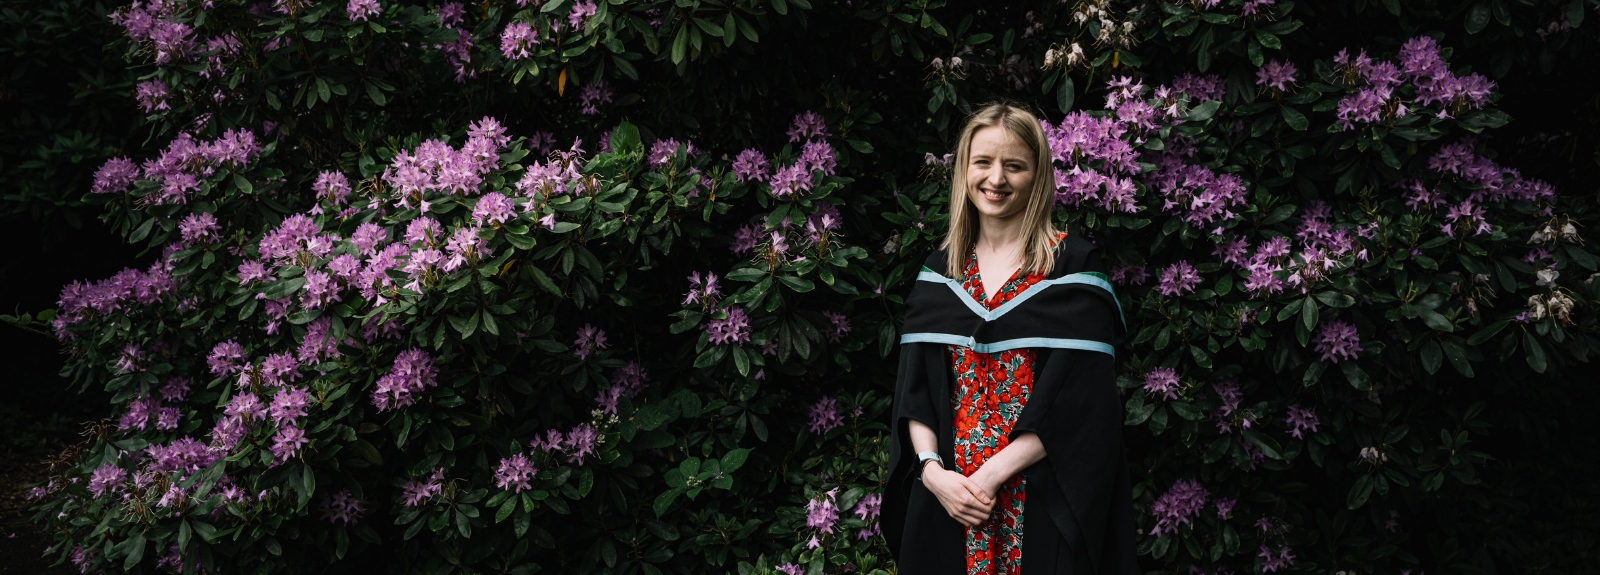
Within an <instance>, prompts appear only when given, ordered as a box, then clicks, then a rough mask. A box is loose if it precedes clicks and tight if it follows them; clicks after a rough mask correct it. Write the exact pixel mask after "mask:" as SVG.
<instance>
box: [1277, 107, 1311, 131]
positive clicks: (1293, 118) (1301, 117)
mask: <svg viewBox="0 0 1600 575" xmlns="http://www.w3.org/2000/svg"><path fill="white" fill-rule="evenodd" d="M1282 110H1283V121H1284V122H1285V123H1287V124H1289V127H1290V128H1294V129H1295V131H1298V132H1304V131H1306V128H1309V127H1311V121H1310V120H1307V119H1306V115H1305V114H1301V113H1300V111H1299V110H1296V109H1294V108H1290V107H1288V106H1284V107H1283V108H1282Z"/></svg>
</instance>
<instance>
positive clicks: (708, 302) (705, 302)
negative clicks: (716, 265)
mask: <svg viewBox="0 0 1600 575" xmlns="http://www.w3.org/2000/svg"><path fill="white" fill-rule="evenodd" d="M719 295H722V288H721V287H720V286H718V285H717V274H715V273H712V272H706V275H705V277H701V276H700V272H692V273H690V274H689V293H688V295H686V296H684V298H683V305H691V304H698V305H700V306H701V307H703V308H709V307H715V306H716V305H717V296H719Z"/></svg>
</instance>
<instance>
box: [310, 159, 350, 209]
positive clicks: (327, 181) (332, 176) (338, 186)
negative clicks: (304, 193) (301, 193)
mask: <svg viewBox="0 0 1600 575" xmlns="http://www.w3.org/2000/svg"><path fill="white" fill-rule="evenodd" d="M311 191H313V192H316V193H317V202H318V203H317V205H316V206H315V207H313V208H311V213H312V214H313V215H315V214H321V213H322V202H327V203H328V205H330V206H333V207H334V208H336V209H337V208H339V207H342V206H344V205H345V204H346V203H348V201H349V197H350V179H349V178H346V177H345V176H344V173H342V172H337V171H334V170H324V171H323V172H322V173H320V174H317V181H316V182H315V183H312V184H311Z"/></svg>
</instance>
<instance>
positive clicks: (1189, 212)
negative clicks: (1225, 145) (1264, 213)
mask: <svg viewBox="0 0 1600 575" xmlns="http://www.w3.org/2000/svg"><path fill="white" fill-rule="evenodd" d="M1192 155H1194V144H1193V141H1192V140H1189V139H1187V138H1183V137H1178V138H1173V141H1172V142H1170V143H1168V144H1167V149H1166V150H1164V151H1161V152H1156V153H1155V154H1154V157H1153V158H1152V159H1153V160H1154V161H1153V162H1151V163H1153V164H1155V170H1153V171H1152V172H1151V173H1150V175H1149V176H1148V178H1149V184H1150V186H1151V187H1152V188H1154V189H1156V190H1157V191H1159V192H1161V194H1162V196H1164V198H1163V203H1162V210H1164V211H1166V212H1167V213H1171V214H1178V215H1179V216H1180V217H1182V218H1183V221H1184V222H1185V223H1187V224H1189V225H1191V226H1194V227H1196V228H1200V227H1203V226H1209V225H1212V224H1221V223H1223V222H1226V221H1228V220H1232V219H1234V218H1235V217H1237V214H1235V213H1234V212H1233V208H1234V207H1236V206H1243V205H1245V204H1246V203H1247V202H1246V200H1245V191H1246V189H1245V185H1244V180H1243V179H1241V178H1240V177H1239V176H1236V175H1234V174H1219V173H1217V172H1215V171H1212V170H1211V169H1210V168H1207V167H1205V166H1197V165H1193V164H1189V163H1187V162H1186V161H1184V159H1185V158H1187V157H1190V156H1192ZM1220 230H1221V227H1220V226H1219V227H1218V228H1217V229H1216V230H1214V231H1213V233H1221V232H1220Z"/></svg>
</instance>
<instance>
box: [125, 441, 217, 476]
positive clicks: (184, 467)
mask: <svg viewBox="0 0 1600 575" xmlns="http://www.w3.org/2000/svg"><path fill="white" fill-rule="evenodd" d="M144 452H145V456H146V457H148V459H147V460H145V461H144V463H143V466H144V471H149V472H153V473H174V472H176V473H180V474H182V475H183V476H184V477H188V476H189V475H190V474H193V473H195V472H197V471H200V470H202V469H205V468H206V467H209V466H210V465H211V464H212V463H214V462H216V460H217V459H219V458H221V456H222V455H223V454H222V453H221V452H219V451H217V450H214V449H210V448H207V447H206V445H205V444H203V443H200V442H199V441H196V440H195V439H194V438H192V437H183V438H179V439H174V440H172V441H171V442H169V443H167V444H166V445H160V444H155V445H151V446H149V447H146V448H145V450H144ZM135 475H137V474H135ZM136 479H137V477H136Z"/></svg>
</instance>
